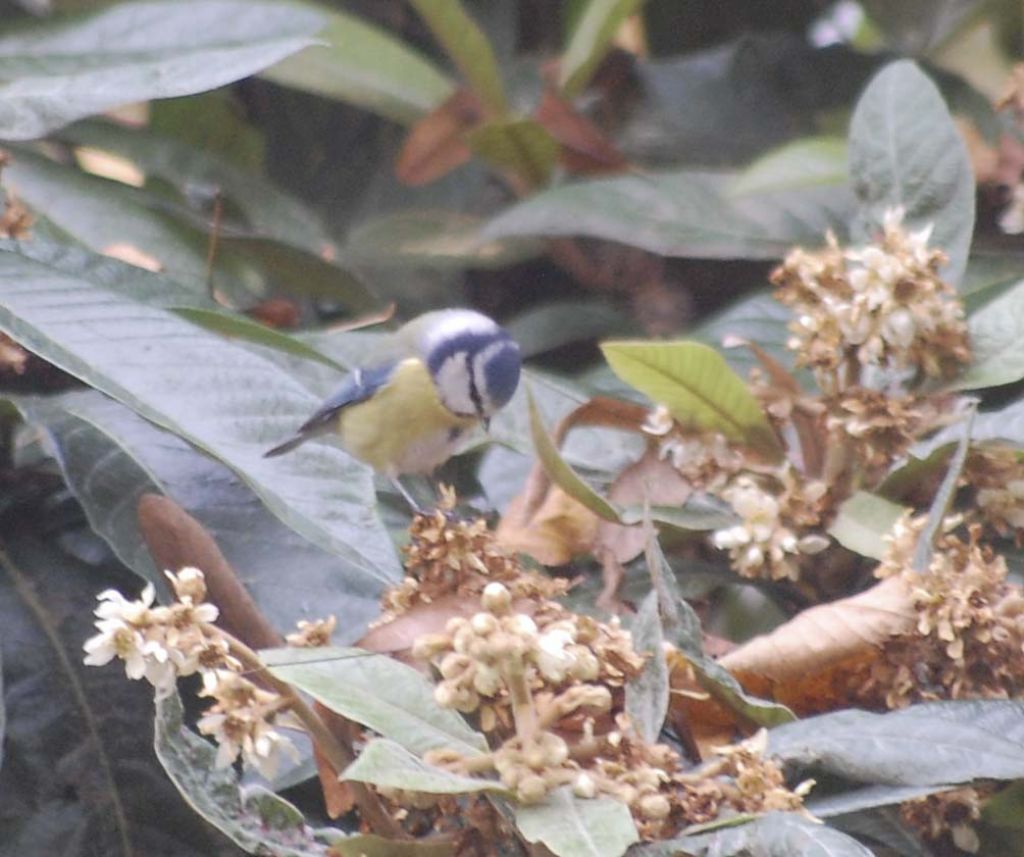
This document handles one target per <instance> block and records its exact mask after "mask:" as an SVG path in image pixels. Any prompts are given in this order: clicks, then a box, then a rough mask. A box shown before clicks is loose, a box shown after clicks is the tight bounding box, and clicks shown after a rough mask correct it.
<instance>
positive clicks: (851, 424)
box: [825, 386, 950, 480]
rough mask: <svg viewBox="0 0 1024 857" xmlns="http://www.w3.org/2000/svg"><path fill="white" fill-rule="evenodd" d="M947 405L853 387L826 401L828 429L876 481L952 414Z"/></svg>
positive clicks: (920, 398) (833, 437) (915, 397)
mask: <svg viewBox="0 0 1024 857" xmlns="http://www.w3.org/2000/svg"><path fill="white" fill-rule="evenodd" d="M948 404H949V403H948V402H944V401H943V400H942V399H941V398H939V397H934V396H933V397H926V396H915V395H906V396H899V395H888V394H886V393H883V392H881V391H880V390H872V389H869V388H867V387H860V386H854V387H849V388H847V389H845V390H843V391H842V392H840V393H837V394H836V395H835V396H832V397H829V398H828V399H827V400H826V401H825V405H826V408H827V416H826V418H825V426H826V429H827V430H828V432H829V433H830V436H831V438H832V439H833V440H834V442H835V443H837V444H842V445H843V446H844V447H845V448H846V449H848V450H850V453H851V455H852V456H853V457H854V458H855V460H856V461H857V462H858V463H859V464H860V465H861V467H862V468H863V469H864V471H865V472H866V473H867V474H868V475H869V478H871V479H872V480H873V479H874V478H877V477H880V476H882V475H883V474H884V473H885V472H886V471H887V470H888V468H889V467H890V466H891V465H892V464H893V462H895V461H896V460H897V459H898V458H899V457H900V456H902V455H904V454H905V453H906V452H907V450H908V449H909V448H910V446H911V444H912V443H914V441H915V440H917V439H918V438H920V437H923V436H924V435H925V434H927V433H928V432H930V431H933V430H934V429H936V428H938V426H939V425H940V423H941V421H942V415H943V413H949V412H950V408H949V407H948ZM944 406H945V407H944Z"/></svg>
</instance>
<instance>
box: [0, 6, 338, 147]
mask: <svg viewBox="0 0 1024 857" xmlns="http://www.w3.org/2000/svg"><path fill="white" fill-rule="evenodd" d="M321 25H322V17H321V16H320V15H319V14H317V13H315V12H313V11H312V10H310V9H303V8H301V7H299V6H295V5H293V4H292V3H283V2H269V1H268V0H147V2H127V3H120V4H118V5H116V6H112V7H110V8H106V9H101V10H99V11H96V12H92V13H90V14H87V15H85V16H83V17H78V18H70V19H63V20H61V19H56V20H53V19H51V20H41V21H38V22H34V23H32V24H28V25H22V26H17V27H13V28H10V29H8V30H6V31H5V32H3V33H0V81H3V82H2V83H0V139H7V140H28V139H32V138H34V137H41V136H42V135H44V134H46V133H48V132H50V131H53V130H55V129H57V128H60V127H61V126H62V125H66V124H68V123H69V122H72V121H74V120H75V119H80V118H82V117H83V116H89V115H92V114H95V113H102V112H103V111H105V110H108V109H110V108H111V107H117V106H119V105H122V104H128V103H130V102H133V101H148V100H150V99H152V98H169V97H172V96H177V95H191V94H192V93H196V92H203V91H204V90H208V89H215V88H217V87H218V86H224V85H225V84H228V83H232V82H233V81H236V80H241V79H242V78H243V77H248V76H249V75H251V74H255V73H256V72H258V71H259V70H260V69H263V68H266V67H267V66H269V65H272V64H273V63H275V62H277V61H278V60H281V59H283V58H284V57H286V56H288V55H289V54H292V53H295V51H297V50H299V49H300V48H302V47H305V46H306V45H309V44H311V43H312V41H313V38H312V37H313V36H314V35H315V34H316V32H317V30H319V29H320V27H321Z"/></svg>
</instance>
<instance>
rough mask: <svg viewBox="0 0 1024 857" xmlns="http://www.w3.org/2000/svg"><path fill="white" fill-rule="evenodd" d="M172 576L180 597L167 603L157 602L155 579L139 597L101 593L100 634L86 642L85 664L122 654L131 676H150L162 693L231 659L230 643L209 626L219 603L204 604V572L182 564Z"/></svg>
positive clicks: (112, 592) (113, 592)
mask: <svg viewBox="0 0 1024 857" xmlns="http://www.w3.org/2000/svg"><path fill="white" fill-rule="evenodd" d="M167 577H168V579H169V580H170V582H171V586H172V588H173V589H174V593H175V595H176V596H177V601H175V603H173V604H171V605H169V606H166V607H161V606H154V605H153V600H154V598H155V596H156V591H155V589H154V587H153V584H151V583H150V584H147V585H146V588H145V589H143V591H142V595H141V596H140V598H139V599H138V600H135V601H129V600H128V599H126V598H125V597H124V596H123V595H121V593H120V592H118V591H117V590H114V589H108V590H106V591H105V592H101V593H100V594H99V595H98V596H97V598H98V600H99V602H100V605H99V607H97V608H96V611H95V612H96V616H98V617H99V620H98V621H97V622H96V627H97V628H98V629H99V632H100V633H99V634H97V635H96V636H94V637H91V638H90V639H89V640H87V641H86V643H85V651H86V657H85V663H86V664H88V665H89V666H102V665H103V664H106V663H108V662H110V661H111V660H113V659H114V658H115V657H117V658H120V659H121V660H123V661H124V669H125V673H126V674H127V676H128V678H130V679H141V678H145V679H147V680H148V681H149V682H150V684H152V685H153V687H155V688H156V692H157V697H158V698H159V697H163V696H167V695H168V694H169V693H171V692H172V691H173V690H174V686H175V682H176V680H177V678H178V676H187V675H192V674H193V673H196V672H201V671H206V670H213V669H216V668H218V667H220V666H223V665H225V664H226V663H229V662H230V661H231V655H230V653H229V652H228V646H227V643H226V642H225V641H224V639H223V637H222V636H221V635H220V634H219V632H217V631H216V629H213V628H212V627H211V625H210V623H212V622H214V621H215V620H216V619H217V608H216V607H215V606H214V605H213V604H206V603H204V600H205V598H206V584H205V582H204V580H203V573H202V572H201V571H199V569H196V568H183V569H182V570H181V571H180V572H178V573H177V574H174V573H172V572H167Z"/></svg>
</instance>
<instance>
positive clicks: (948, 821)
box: [900, 786, 991, 854]
mask: <svg viewBox="0 0 1024 857" xmlns="http://www.w3.org/2000/svg"><path fill="white" fill-rule="evenodd" d="M984 791H985V792H991V789H990V788H986V789H984ZM988 796H989V795H988V794H985V795H983V794H982V793H981V792H980V791H979V789H977V788H974V787H971V786H967V787H964V788H960V789H952V790H950V791H947V792H940V793H939V794H934V795H928V796H926V797H922V798H916V799H914V800H908V801H906V802H904V803H903V804H901V805H900V817H901V818H902V820H903V821H904V823H906V824H907V825H909V826H910V827H912V828H913V829H915V830H917V831H918V832H919V833H920V834H921V836H922V837H924V839H926V840H927V841H928V842H929V843H931V844H934V845H940V844H941V843H942V842H943V841H945V840H948V841H949V842H951V843H952V845H953V846H954V847H955V848H956V849H958V850H959V851H962V852H965V853H967V854H977V853H978V850H979V849H980V848H981V840H980V839H979V838H978V832H977V830H976V829H975V825H976V824H977V823H978V822H979V821H981V808H982V805H983V802H984V799H985V797H988ZM942 853H945V851H943V852H942Z"/></svg>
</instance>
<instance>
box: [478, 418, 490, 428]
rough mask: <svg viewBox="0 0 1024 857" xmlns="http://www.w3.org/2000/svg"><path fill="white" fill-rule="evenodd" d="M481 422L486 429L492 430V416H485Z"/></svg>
mask: <svg viewBox="0 0 1024 857" xmlns="http://www.w3.org/2000/svg"><path fill="white" fill-rule="evenodd" d="M480 422H482V423H483V424H484V431H490V430H491V418H490V417H484V418H483V419H482V420H480Z"/></svg>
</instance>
